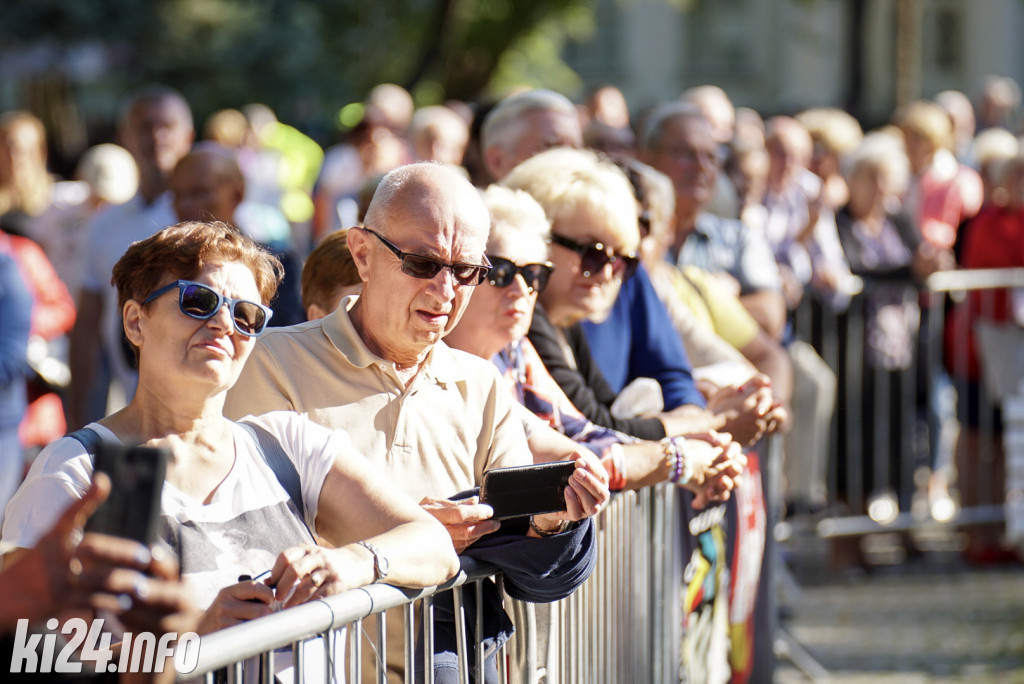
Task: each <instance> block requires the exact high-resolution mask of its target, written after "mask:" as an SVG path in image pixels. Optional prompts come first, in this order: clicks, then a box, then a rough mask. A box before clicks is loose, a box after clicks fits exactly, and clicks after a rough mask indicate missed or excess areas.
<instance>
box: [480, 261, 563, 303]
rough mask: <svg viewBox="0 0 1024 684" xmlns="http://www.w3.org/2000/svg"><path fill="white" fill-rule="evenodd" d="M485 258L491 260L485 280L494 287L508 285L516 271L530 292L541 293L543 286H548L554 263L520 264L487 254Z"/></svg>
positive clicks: (513, 278)
mask: <svg viewBox="0 0 1024 684" xmlns="http://www.w3.org/2000/svg"><path fill="white" fill-rule="evenodd" d="M487 260H488V261H490V262H491V264H492V266H491V270H490V271H489V272H488V274H487V282H489V283H490V284H491V285H494V286H495V287H508V286H509V285H511V284H512V281H513V280H515V277H516V273H518V274H519V275H521V276H523V280H524V281H526V287H528V288H529V289H530V292H536V293H538V294H539V293H541V292H543V291H544V288H545V287H547V286H548V278H550V277H551V272H552V271H553V270H555V266H554V264H551V263H547V262H545V263H543V264H523V265H522V266H520V265H519V264H517V263H515V262H514V261H509V260H508V259H503V258H502V257H495V256H488V257H487Z"/></svg>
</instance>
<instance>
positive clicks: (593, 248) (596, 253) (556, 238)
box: [551, 233, 640, 279]
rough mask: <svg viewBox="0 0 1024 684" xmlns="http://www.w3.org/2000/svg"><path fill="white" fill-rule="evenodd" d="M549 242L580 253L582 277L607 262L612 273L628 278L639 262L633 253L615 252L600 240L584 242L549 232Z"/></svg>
mask: <svg viewBox="0 0 1024 684" xmlns="http://www.w3.org/2000/svg"><path fill="white" fill-rule="evenodd" d="M551 242H553V243H555V244H556V245H559V246H561V247H565V248H566V249H571V250H572V251H574V252H576V253H577V254H579V255H580V270H581V271H583V277H584V278H589V277H590V276H592V275H593V274H595V273H598V272H600V271H601V270H602V269H603V268H604V267H605V266H606V265H607V264H611V265H612V271H613V272H614V273H616V274H619V275H621V276H622V277H623V279H628V278H630V277H631V276H632V275H633V274H634V273H636V267H637V265H638V264H639V263H640V260H639V259H637V257H636V255H635V254H616V253H615V250H613V249H612V248H611V247H605V246H604V244H603V243H600V242H592V243H590V244H584V243H582V242H576V241H575V240H570V239H569V238H567V237H565V236H562V235H559V234H557V233H552V234H551Z"/></svg>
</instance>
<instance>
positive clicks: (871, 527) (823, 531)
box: [815, 504, 1003, 538]
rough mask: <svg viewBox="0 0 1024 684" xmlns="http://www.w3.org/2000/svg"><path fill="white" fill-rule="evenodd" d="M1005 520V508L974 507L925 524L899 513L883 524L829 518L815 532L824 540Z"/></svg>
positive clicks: (858, 518)
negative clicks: (924, 526) (946, 518)
mask: <svg viewBox="0 0 1024 684" xmlns="http://www.w3.org/2000/svg"><path fill="white" fill-rule="evenodd" d="M1002 520H1003V506H1002V504H989V505H984V506H972V507H971V508H964V509H962V510H961V511H959V512H958V513H957V514H956V515H955V516H953V518H952V519H950V520H948V521H942V522H939V521H936V520H933V519H931V518H928V519H927V520H922V519H921V518H920V517H918V516H916V515H914V514H913V513H900V514H899V515H898V516H896V519H895V520H893V522H891V523H888V524H884V525H883V524H881V523H878V522H876V521H874V520H872V519H871V518H870V517H869V516H866V515H855V516H849V517H844V518H826V519H824V520H822V521H820V522H819V523H818V524H817V525H816V526H815V529H816V530H817V533H818V535H819V536H821V537H824V538H832V537H846V536H860V535H863V534H871V533H873V532H904V531H907V530H910V529H913V528H917V527H920V526H921V524H922V523H925V524H927V525H928V526H929V527H934V528H940V527H943V528H945V527H965V526H968V525H985V524H988V523H996V522H1001V521H1002Z"/></svg>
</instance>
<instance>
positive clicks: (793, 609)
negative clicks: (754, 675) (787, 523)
mask: <svg viewBox="0 0 1024 684" xmlns="http://www.w3.org/2000/svg"><path fill="white" fill-rule="evenodd" d="M784 593H785V592H784ZM790 594H792V595H791V596H790V597H789V598H787V599H785V600H786V602H787V603H788V605H787V606H786V608H785V609H784V613H783V618H782V622H781V626H782V628H783V629H784V630H785V632H786V633H787V634H788V635H790V636H791V637H792V641H791V643H793V644H794V645H795V648H796V649H797V650H799V649H801V648H802V649H804V650H805V651H806V654H807V655H808V656H810V657H811V660H812V661H811V662H806V661H805V662H804V663H803V665H804V669H806V670H809V671H812V672H813V671H815V668H814V667H813V665H820V666H821V667H822V668H823V669H824V671H826V672H827V673H828V675H829V676H828V677H827V678H825V677H821V676H820V675H821V674H822V673H821V672H818V674H819V678H817V679H813V680H812V679H810V678H809V677H807V676H806V675H805V674H804V673H803V672H801V670H800V669H798V668H797V667H796V666H795V665H794V662H793V661H797V662H799V661H800V658H799V654H798V655H797V656H796V657H794V658H793V659H789V658H785V657H783V658H781V659H780V660H779V663H778V667H777V670H776V677H775V681H776V683H777V684H796V683H798V682H808V681H822V682H826V681H827V682H831V683H832V684H855V683H856V684H860V683H862V682H863V683H865V684H866V683H869V682H870V683H883V684H890V683H891V684H896V683H897V682H899V683H901V684H903V683H906V684H916V683H918V682H941V683H942V684H952V683H954V682H956V683H958V684H959V683H961V682H963V683H967V682H970V683H971V684H975V683H986V682H992V683H997V684H1003V683H1005V684H1010V683H1013V684H1022V683H1024V566H1022V565H1002V566H997V567H992V568H970V567H966V566H964V565H963V564H962V563H960V564H934V563H921V562H913V561H912V562H909V563H905V564H903V565H900V566H894V567H891V568H885V569H875V570H871V571H869V572H861V573H857V574H850V573H846V574H842V575H830V574H827V573H824V574H822V575H821V576H819V577H818V578H817V579H815V580H813V581H804V583H803V584H802V585H801V587H800V589H799V591H797V592H792V591H791V592H790Z"/></svg>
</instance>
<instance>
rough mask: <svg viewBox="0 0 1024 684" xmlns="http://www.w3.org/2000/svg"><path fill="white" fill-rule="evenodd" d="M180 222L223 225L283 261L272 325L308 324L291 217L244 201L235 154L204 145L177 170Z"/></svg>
mask: <svg viewBox="0 0 1024 684" xmlns="http://www.w3.org/2000/svg"><path fill="white" fill-rule="evenodd" d="M170 188H171V194H172V195H173V203H174V213H175V214H176V215H177V217H178V220H179V221H223V222H224V223H227V224H229V225H232V226H235V227H236V228H238V230H240V231H241V232H243V233H245V234H246V235H248V236H249V237H251V238H252V239H253V240H255V241H256V242H258V243H260V244H261V245H263V246H264V247H266V248H267V249H269V250H270V251H271V252H273V253H274V255H275V256H277V258H278V259H280V260H281V264H282V265H283V266H284V280H283V281H281V286H280V288H278V291H277V298H276V299H275V300H274V318H273V319H272V320H271V325H276V326H285V325H292V324H293V323H301V322H302V321H304V320H306V317H305V312H304V310H303V307H302V300H301V295H300V276H301V272H302V262H301V260H300V259H299V258H298V256H297V255H296V254H295V252H294V250H293V249H292V247H291V228H290V227H289V225H288V219H286V218H285V216H284V214H282V213H281V210H280V209H278V208H277V207H273V206H271V205H269V204H262V203H259V202H255V201H251V200H246V199H245V176H244V175H243V174H242V169H241V167H240V166H239V164H238V159H237V155H236V153H235V151H234V150H232V149H229V148H226V147H223V146H221V145H218V144H217V143H210V142H201V143H199V144H197V145H196V146H195V148H194V149H193V150H192V151H191V152H189V153H188V154H186V155H185V156H184V157H182V158H181V160H180V161H179V162H178V164H177V165H176V166H175V167H174V171H173V173H172V174H171V180H170Z"/></svg>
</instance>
